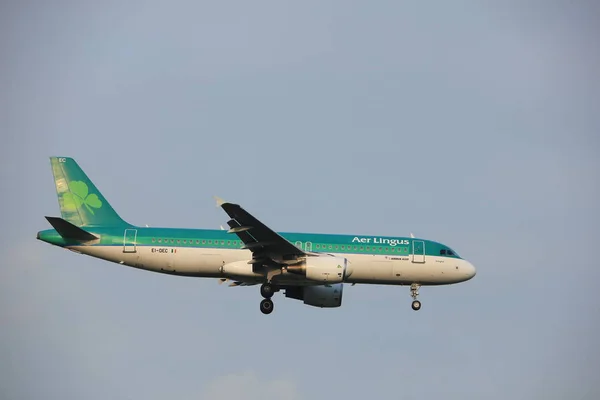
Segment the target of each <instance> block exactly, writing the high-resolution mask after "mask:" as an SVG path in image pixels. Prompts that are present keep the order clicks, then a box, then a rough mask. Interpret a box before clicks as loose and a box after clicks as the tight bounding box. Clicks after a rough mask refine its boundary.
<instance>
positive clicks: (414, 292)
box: [410, 283, 421, 311]
mask: <svg viewBox="0 0 600 400" xmlns="http://www.w3.org/2000/svg"><path fill="white" fill-rule="evenodd" d="M420 287H421V285H419V284H418V283H413V284H412V285H410V297H412V298H413V302H412V304H411V307H412V309H413V310H415V311H419V310H420V309H421V302H420V301H419V300H417V296H419V288H420Z"/></svg>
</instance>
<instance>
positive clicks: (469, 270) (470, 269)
mask: <svg viewBox="0 0 600 400" xmlns="http://www.w3.org/2000/svg"><path fill="white" fill-rule="evenodd" d="M463 271H464V273H465V274H466V275H467V279H471V278H472V277H474V276H475V275H476V274H477V270H476V269H475V266H474V265H473V264H471V263H470V262H468V261H465V265H464V267H463Z"/></svg>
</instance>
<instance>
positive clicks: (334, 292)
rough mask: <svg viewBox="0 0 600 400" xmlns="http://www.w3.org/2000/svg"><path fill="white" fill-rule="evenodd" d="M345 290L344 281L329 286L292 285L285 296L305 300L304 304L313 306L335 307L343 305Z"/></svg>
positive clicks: (286, 290)
mask: <svg viewBox="0 0 600 400" xmlns="http://www.w3.org/2000/svg"><path fill="white" fill-rule="evenodd" d="M343 290H344V284H343V283H336V284H334V285H327V286H292V287H288V288H286V289H285V297H289V298H292V299H296V300H303V301H304V304H306V305H309V306H313V307H321V308H333V307H339V306H341V305H342V292H343Z"/></svg>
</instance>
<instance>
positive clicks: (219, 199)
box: [213, 196, 227, 207]
mask: <svg viewBox="0 0 600 400" xmlns="http://www.w3.org/2000/svg"><path fill="white" fill-rule="evenodd" d="M213 197H214V198H215V200H216V201H217V207H221V206H222V205H223V204H225V203H227V202H226V201H225V200H223V199H222V198H220V197H218V196H213Z"/></svg>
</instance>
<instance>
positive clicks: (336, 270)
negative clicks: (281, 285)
mask: <svg viewBox="0 0 600 400" xmlns="http://www.w3.org/2000/svg"><path fill="white" fill-rule="evenodd" d="M287 271H288V272H289V273H292V274H297V275H302V276H304V277H306V279H310V280H311V281H316V282H323V283H340V282H343V281H344V279H345V278H346V274H347V273H348V272H349V271H348V260H347V259H345V258H343V257H334V256H328V255H322V256H314V257H307V258H306V260H304V261H303V262H302V263H301V264H298V265H290V266H288V267H287ZM349 275H350V274H349V273H348V276H349Z"/></svg>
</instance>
